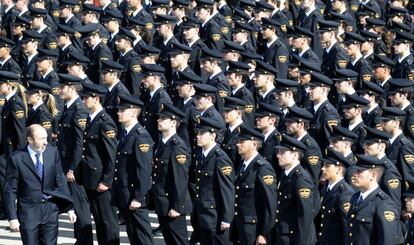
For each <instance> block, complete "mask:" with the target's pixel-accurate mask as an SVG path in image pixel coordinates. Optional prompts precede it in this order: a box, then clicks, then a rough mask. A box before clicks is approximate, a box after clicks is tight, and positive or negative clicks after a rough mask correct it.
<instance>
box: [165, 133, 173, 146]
mask: <svg viewBox="0 0 414 245" xmlns="http://www.w3.org/2000/svg"><path fill="white" fill-rule="evenodd" d="M174 135H175V134H172V135H169V136H168V137H167V138H162V143H164V144H165V143H167V142H168V140H169V139H171V137H173V136H174Z"/></svg>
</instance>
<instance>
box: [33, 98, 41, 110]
mask: <svg viewBox="0 0 414 245" xmlns="http://www.w3.org/2000/svg"><path fill="white" fill-rule="evenodd" d="M41 105H43V101H42V100H39V102H37V104H36V105H34V106H32V109H33V110H34V111H35V110H36V109H37V108H39V106H41Z"/></svg>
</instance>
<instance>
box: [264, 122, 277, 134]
mask: <svg viewBox="0 0 414 245" xmlns="http://www.w3.org/2000/svg"><path fill="white" fill-rule="evenodd" d="M275 129H276V127H275V125H273V124H272V125H269V126H268V127H266V128H263V129H262V133H263V134H264V135H266V134H268V133H270V132H273V130H275Z"/></svg>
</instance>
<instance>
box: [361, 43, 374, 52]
mask: <svg viewBox="0 0 414 245" xmlns="http://www.w3.org/2000/svg"><path fill="white" fill-rule="evenodd" d="M373 47H374V45H373V43H371V42H363V43H362V45H361V52H362V53H367V52H369V51H371V50H372V49H373Z"/></svg>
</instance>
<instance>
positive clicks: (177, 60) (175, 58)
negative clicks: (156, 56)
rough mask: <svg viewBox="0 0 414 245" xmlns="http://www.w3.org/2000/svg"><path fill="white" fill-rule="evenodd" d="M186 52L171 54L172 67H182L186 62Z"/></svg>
mask: <svg viewBox="0 0 414 245" xmlns="http://www.w3.org/2000/svg"><path fill="white" fill-rule="evenodd" d="M184 57H185V55H184V54H177V55H171V56H170V62H171V67H172V68H178V67H180V66H181V65H182V64H183V63H184V62H185V60H184Z"/></svg>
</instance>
